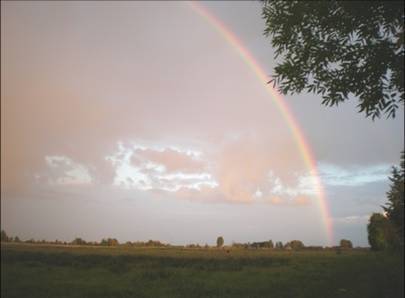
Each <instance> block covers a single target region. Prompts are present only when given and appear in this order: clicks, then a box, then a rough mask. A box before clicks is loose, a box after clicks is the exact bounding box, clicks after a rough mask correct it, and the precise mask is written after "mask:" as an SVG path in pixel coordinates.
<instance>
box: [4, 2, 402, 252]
mask: <svg viewBox="0 0 405 298" xmlns="http://www.w3.org/2000/svg"><path fill="white" fill-rule="evenodd" d="M201 5H202V7H203V9H204V10H205V11H208V12H209V13H210V14H211V15H213V16H214V17H215V18H216V19H217V20H220V22H222V23H223V24H224V26H225V27H224V28H226V30H227V32H232V34H234V36H236V37H237V38H238V39H239V40H240V42H241V44H242V46H243V48H244V49H245V50H246V51H247V52H249V53H250V54H251V55H252V56H253V57H254V59H255V60H256V61H257V63H258V64H259V65H260V67H261V68H262V70H263V71H264V72H265V73H268V75H269V76H270V75H271V73H272V69H273V67H274V66H275V65H276V63H277V61H275V60H274V58H273V56H274V55H273V50H272V47H271V43H270V39H269V38H266V37H264V36H263V30H264V21H263V19H262V18H261V4H260V2H239V1H238V2H231V1H224V2H205V3H202V4H201ZM1 6H2V7H1V8H2V9H1V86H2V88H1V228H2V229H4V230H6V232H7V233H8V234H11V235H18V236H19V237H20V238H22V239H30V238H35V239H47V240H55V239H59V240H63V241H71V240H73V239H74V238H75V237H82V238H84V239H85V240H89V241H100V240H101V239H102V238H106V237H113V238H117V239H118V240H119V241H120V242H125V241H147V240H149V239H154V240H160V241H162V242H168V243H172V244H187V243H199V244H205V243H207V244H210V245H213V244H214V243H215V241H216V238H217V237H218V236H223V237H224V240H225V244H231V243H232V242H254V241H265V240H269V239H272V240H273V241H283V242H286V241H289V240H293V239H299V240H302V241H303V242H304V244H306V245H334V244H337V243H338V242H339V240H340V239H342V238H345V239H350V240H351V241H352V242H353V244H354V245H355V246H367V245H368V242H367V229H366V226H367V221H368V218H369V217H370V215H371V214H372V213H373V212H381V211H382V210H381V205H383V204H384V203H385V202H386V196H385V193H386V192H387V191H388V189H389V181H388V175H389V173H390V170H391V167H392V166H393V165H396V164H398V163H399V156H400V151H401V150H402V148H403V143H404V139H403V135H404V127H403V121H404V118H403V108H401V110H400V111H399V113H398V115H397V117H396V118H395V119H385V118H382V119H380V120H376V121H372V120H371V119H368V118H365V117H364V115H363V114H359V113H357V108H356V99H354V98H353V99H351V100H350V101H348V102H346V103H343V104H341V105H339V106H338V107H333V108H327V107H324V106H322V105H321V98H319V97H318V96H316V95H314V94H298V95H293V96H282V100H283V102H284V103H285V104H286V105H287V106H288V107H289V110H290V113H291V115H293V118H294V119H295V121H296V123H297V124H298V126H299V128H300V130H301V131H302V133H303V136H304V137H305V141H306V143H307V144H309V147H310V150H311V152H312V154H313V158H314V163H315V164H316V167H317V172H318V175H317V176H316V177H314V171H313V169H312V168H310V167H308V164H307V163H306V162H305V160H304V159H305V158H304V156H303V154H302V151H301V150H300V147H299V143H297V139H296V138H295V137H294V135H293V134H292V133H291V130H290V127H289V124H288V121H287V120H286V118H285V116H284V115H283V114H282V113H280V110H279V109H278V108H277V104H276V100H275V99H274V97H272V96H271V94H269V92H267V91H266V90H267V89H266V88H268V87H266V83H265V82H263V81H262V80H260V79H258V77H257V75H256V74H255V73H254V72H253V71H252V69H251V68H249V66H248V65H247V63H246V61H245V60H244V59H243V57H241V56H240V53H239V52H238V49H237V48H236V47H235V45H233V44H232V43H230V42H229V41H228V40H227V39H226V38H224V36H223V35H221V34H220V30H219V29H218V28H217V27H216V25H215V24H213V23H212V22H210V21H209V20H207V19H206V18H204V17H203V16H202V15H201V14H199V13H198V10H197V9H196V8H195V7H194V6H193V5H190V3H187V2H181V1H179V2H174V1H169V2H157V1H152V2H138V1H135V2H107V1H100V2H93V1H90V2H85V1H78V2H60V1H59V2H56V3H52V2H39V1H37V2H21V1H18V2H4V1H3V2H2V3H1ZM317 179H320V181H321V184H322V188H323V192H324V199H325V201H324V203H325V204H326V206H327V207H328V210H327V212H324V211H322V208H320V204H321V203H320V200H321V199H320V197H321V196H320V188H319V185H317V184H316V181H317ZM325 217H326V221H327V222H329V223H330V226H331V229H332V231H331V233H328V230H327V228H326V221H325ZM328 236H331V237H332V241H329V240H328Z"/></svg>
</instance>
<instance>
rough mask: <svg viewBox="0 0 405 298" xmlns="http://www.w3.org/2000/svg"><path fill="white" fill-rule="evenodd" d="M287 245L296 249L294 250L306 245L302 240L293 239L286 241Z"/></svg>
mask: <svg viewBox="0 0 405 298" xmlns="http://www.w3.org/2000/svg"><path fill="white" fill-rule="evenodd" d="M287 246H289V247H291V249H294V250H298V249H302V248H304V247H305V245H304V243H302V241H300V240H292V241H290V242H288V243H286V245H285V247H287Z"/></svg>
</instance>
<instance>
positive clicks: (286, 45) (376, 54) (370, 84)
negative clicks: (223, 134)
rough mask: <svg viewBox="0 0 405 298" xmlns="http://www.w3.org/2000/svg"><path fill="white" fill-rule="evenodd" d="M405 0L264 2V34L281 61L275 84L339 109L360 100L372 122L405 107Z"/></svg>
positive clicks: (392, 115) (390, 115)
mask: <svg viewBox="0 0 405 298" xmlns="http://www.w3.org/2000/svg"><path fill="white" fill-rule="evenodd" d="M403 11H404V2H403V1H277V0H267V1H264V7H263V11H262V15H263V18H264V19H265V22H266V27H265V31H264V34H265V35H266V36H270V37H271V43H272V45H273V47H274V49H275V55H276V58H277V57H281V59H282V61H281V63H279V64H278V65H277V66H276V67H275V69H274V71H275V74H274V75H273V79H272V80H270V82H273V84H274V85H278V89H279V91H280V92H282V93H284V94H287V93H290V94H293V93H300V92H302V91H308V92H313V93H318V94H321V95H322V98H323V101H322V103H323V104H324V105H326V106H334V105H338V104H339V103H341V102H343V101H345V100H347V99H349V96H350V95H352V96H354V97H357V98H358V101H359V103H358V108H359V112H364V113H365V115H366V117H368V116H371V117H372V119H374V118H375V117H380V115H381V113H382V112H383V113H386V114H387V117H395V111H396V110H397V108H398V105H399V104H400V103H402V105H403V104H404V48H403V46H404V31H403V22H404V21H403V17H404V12H403Z"/></svg>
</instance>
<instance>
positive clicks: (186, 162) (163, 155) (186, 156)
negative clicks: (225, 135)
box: [131, 148, 204, 172]
mask: <svg viewBox="0 0 405 298" xmlns="http://www.w3.org/2000/svg"><path fill="white" fill-rule="evenodd" d="M196 155H197V154H193V152H189V151H186V152H182V151H179V150H174V149H171V148H164V149H163V150H153V149H137V150H135V151H134V152H133V157H132V160H131V162H132V163H133V164H139V163H140V162H142V161H143V160H148V161H149V162H151V163H153V164H159V165H162V166H163V167H164V168H165V169H166V171H167V172H178V171H180V172H198V171H203V170H204V163H203V162H202V161H201V160H199V159H197V158H196Z"/></svg>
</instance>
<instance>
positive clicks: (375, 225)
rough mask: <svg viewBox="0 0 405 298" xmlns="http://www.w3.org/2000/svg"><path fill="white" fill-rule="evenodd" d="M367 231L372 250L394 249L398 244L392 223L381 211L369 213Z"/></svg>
mask: <svg viewBox="0 0 405 298" xmlns="http://www.w3.org/2000/svg"><path fill="white" fill-rule="evenodd" d="M367 231H368V242H369V243H370V246H371V249H372V250H387V249H395V248H396V247H397V246H398V245H397V244H398V237H397V234H396V232H395V229H394V227H393V225H392V224H391V222H390V221H389V220H388V218H387V217H385V216H384V215H383V214H381V213H373V214H372V215H371V217H370V221H369V224H368V225H367Z"/></svg>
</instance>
